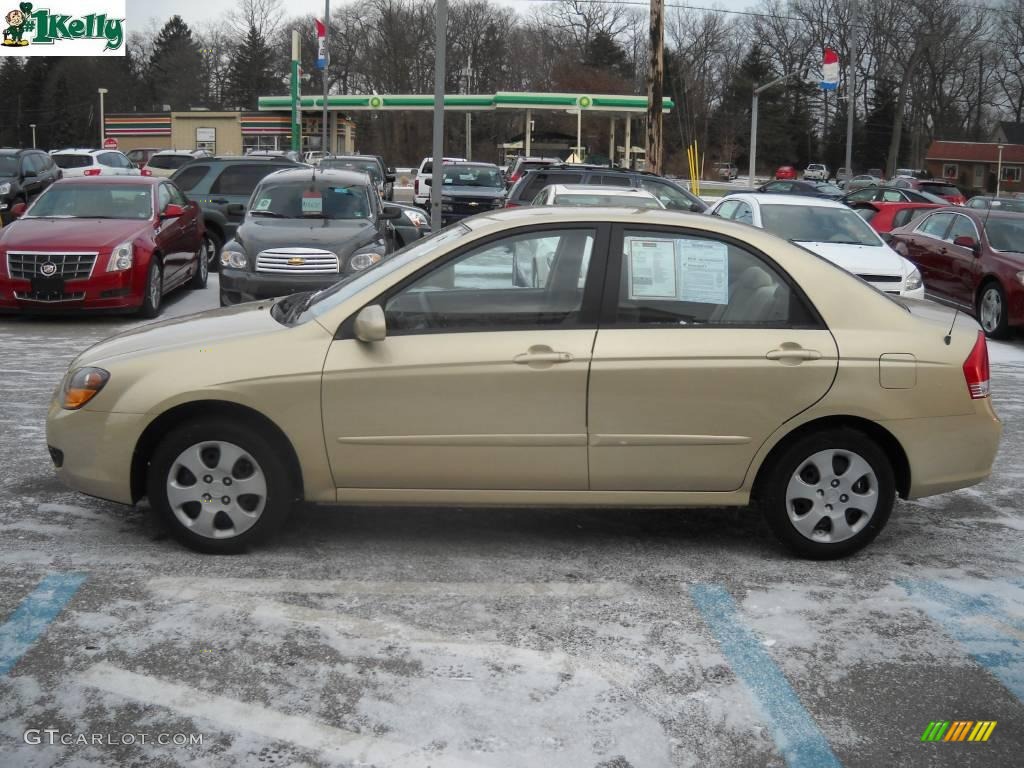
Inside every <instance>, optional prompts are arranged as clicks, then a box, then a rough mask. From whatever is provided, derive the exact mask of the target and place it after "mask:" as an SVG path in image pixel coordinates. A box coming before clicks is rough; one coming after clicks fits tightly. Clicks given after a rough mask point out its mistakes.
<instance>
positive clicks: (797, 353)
mask: <svg viewBox="0 0 1024 768" xmlns="http://www.w3.org/2000/svg"><path fill="white" fill-rule="evenodd" d="M765 357H767V358H768V359H769V360H821V352H819V351H818V350H816V349H804V348H803V347H782V348H780V349H773V350H771V351H770V352H768V353H767V354H765Z"/></svg>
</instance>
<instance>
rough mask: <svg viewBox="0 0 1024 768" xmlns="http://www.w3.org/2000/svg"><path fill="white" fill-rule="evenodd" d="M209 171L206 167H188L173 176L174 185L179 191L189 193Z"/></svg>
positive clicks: (208, 167)
mask: <svg viewBox="0 0 1024 768" xmlns="http://www.w3.org/2000/svg"><path fill="white" fill-rule="evenodd" d="M209 170H210V166H208V165H190V166H188V168H182V169H181V170H179V171H178V172H177V173H176V174H174V183H175V184H177V185H178V188H179V189H183V190H185V191H186V192H191V191H192V190H193V189H195V187H196V184H198V183H199V182H200V181H202V180H203V177H204V176H206V173H207V171H209Z"/></svg>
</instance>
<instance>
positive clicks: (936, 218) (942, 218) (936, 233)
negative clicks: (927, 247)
mask: <svg viewBox="0 0 1024 768" xmlns="http://www.w3.org/2000/svg"><path fill="white" fill-rule="evenodd" d="M952 218H953V214H951V213H936V214H934V215H932V216H929V217H928V218H927V219H925V220H924V221H923V222H921V226H919V227H918V228H917V231H918V232H920V233H921V234H922V235H927V236H928V237H934V238H935V239H936V240H941V239H942V236H943V235H944V234H946V230H947V229H948V228H949V224H950V219H952Z"/></svg>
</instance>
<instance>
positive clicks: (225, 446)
mask: <svg viewBox="0 0 1024 768" xmlns="http://www.w3.org/2000/svg"><path fill="white" fill-rule="evenodd" d="M217 448H218V449H219V451H220V458H219V459H218V460H217V467H216V469H217V471H218V472H223V473H224V474H226V475H230V474H231V470H232V469H233V468H234V466H235V463H236V462H237V461H238V460H239V459H241V458H243V457H244V458H246V459H248V460H249V461H251V462H252V463H253V466H256V461H255V460H254V459H253V458H252V457H251V456H250V455H249V454H248V453H246V452H245V451H243V450H242V449H241V448H239V447H238V446H237V445H232V444H231V443H217Z"/></svg>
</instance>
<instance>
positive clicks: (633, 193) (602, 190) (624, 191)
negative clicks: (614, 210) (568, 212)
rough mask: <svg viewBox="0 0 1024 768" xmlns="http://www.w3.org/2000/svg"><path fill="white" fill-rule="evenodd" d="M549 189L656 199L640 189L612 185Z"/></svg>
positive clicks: (567, 186)
mask: <svg viewBox="0 0 1024 768" xmlns="http://www.w3.org/2000/svg"><path fill="white" fill-rule="evenodd" d="M548 187H549V188H551V189H553V190H555V193H556V194H557V193H559V192H569V193H573V192H581V193H589V194H608V195H619V196H620V197H621V196H623V195H628V196H630V197H645V198H646V197H654V195H653V194H651V193H650V192H648V191H647V190H646V189H640V188H638V187H616V186H614V185H612V184H549V185H548Z"/></svg>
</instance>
